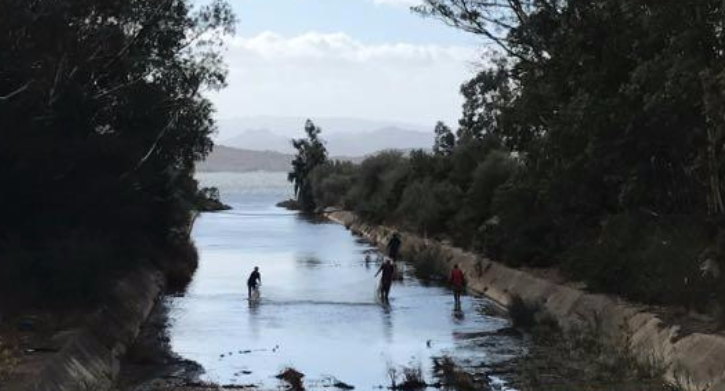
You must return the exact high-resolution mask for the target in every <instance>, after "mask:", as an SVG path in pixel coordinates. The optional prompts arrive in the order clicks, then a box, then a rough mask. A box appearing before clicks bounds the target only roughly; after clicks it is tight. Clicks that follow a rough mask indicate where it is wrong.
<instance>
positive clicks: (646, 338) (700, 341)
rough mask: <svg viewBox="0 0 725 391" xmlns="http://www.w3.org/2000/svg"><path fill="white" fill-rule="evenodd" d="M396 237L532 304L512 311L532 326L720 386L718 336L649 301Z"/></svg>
mask: <svg viewBox="0 0 725 391" xmlns="http://www.w3.org/2000/svg"><path fill="white" fill-rule="evenodd" d="M327 217H328V218H330V219H331V220H333V221H336V222H338V223H340V224H342V225H344V226H346V227H347V228H348V229H350V230H351V231H352V232H354V233H356V234H359V235H361V236H363V237H365V238H367V239H368V240H370V241H372V242H373V243H377V244H379V245H384V244H385V243H387V240H388V238H389V237H390V235H391V234H392V232H393V230H392V229H391V228H388V227H385V226H383V225H377V224H370V223H367V222H365V220H364V219H361V218H359V217H357V216H356V215H355V214H354V213H351V212H345V211H339V212H332V213H329V214H327ZM402 239H403V246H402V248H401V255H402V256H403V257H404V258H405V259H406V260H410V261H411V262H412V263H413V264H414V265H415V264H416V260H417V258H418V257H419V255H420V254H425V253H434V254H436V255H435V257H434V258H435V259H437V262H438V263H439V264H438V266H435V268H437V269H438V270H448V269H449V268H450V267H451V266H452V264H454V263H457V264H459V265H460V267H461V268H462V269H463V270H464V272H465V273H466V275H467V276H468V279H469V288H470V289H471V290H472V291H474V292H479V293H481V294H484V295H486V296H488V297H490V298H491V299H493V300H495V301H497V302H498V303H500V304H501V305H503V306H505V307H509V308H513V307H515V306H517V305H518V306H523V307H524V308H534V309H535V311H534V312H535V314H529V315H526V314H527V312H530V311H522V310H520V311H518V312H519V313H521V314H523V315H521V316H522V318H523V319H524V320H525V319H526V318H527V316H528V317H530V318H531V323H533V324H538V323H540V322H541V319H549V320H551V321H552V322H553V323H554V324H555V325H556V327H557V328H560V329H561V330H562V332H563V333H573V334H571V335H583V333H588V334H586V335H590V336H591V335H593V336H595V338H596V340H597V341H598V342H599V343H601V344H603V346H610V347H611V349H612V350H613V351H620V352H626V356H623V357H631V358H632V359H634V360H636V361H637V362H638V363H639V365H640V366H641V367H642V368H652V369H653V372H657V371H661V373H662V375H663V377H664V379H665V380H666V381H667V382H668V383H670V384H671V385H673V386H677V387H678V388H681V389H684V390H688V391H703V390H706V391H718V390H721V389H723V388H722V387H725V337H723V336H722V335H720V334H716V333H713V334H707V333H701V332H693V331H692V330H688V329H687V328H686V327H685V325H684V324H683V323H678V322H672V320H671V319H668V318H666V317H665V316H663V315H662V314H659V313H655V312H650V311H649V310H648V309H649V308H650V307H647V306H641V305H636V304H634V303H630V302H626V301H623V300H621V299H618V298H616V297H611V296H607V295H602V294H593V293H588V292H586V291H583V290H581V289H576V288H574V287H571V286H568V285H562V284H557V283H554V282H551V281H549V280H547V279H544V278H539V277H536V276H534V275H532V274H530V273H527V272H524V271H521V270H517V269H513V268H511V267H508V266H506V265H502V264H500V263H496V262H492V261H490V260H488V259H486V258H483V257H481V256H479V255H477V254H475V253H472V252H469V251H465V250H462V249H460V248H457V247H454V246H451V245H447V244H444V243H441V242H438V241H434V240H429V239H426V238H422V237H420V236H418V235H415V234H410V233H405V232H403V233H402ZM516 302H518V303H519V304H516ZM544 323H545V322H544ZM592 330H595V331H594V332H592Z"/></svg>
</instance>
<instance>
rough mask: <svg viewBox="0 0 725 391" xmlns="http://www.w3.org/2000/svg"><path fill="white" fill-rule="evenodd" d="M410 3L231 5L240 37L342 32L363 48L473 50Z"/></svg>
mask: <svg viewBox="0 0 725 391" xmlns="http://www.w3.org/2000/svg"><path fill="white" fill-rule="evenodd" d="M410 3H411V2H410V1H406V0H402V1H395V0H392V1H389V2H387V3H386V2H384V1H383V2H375V1H374V0H232V2H231V4H232V5H233V6H234V8H235V10H236V11H237V15H238V17H239V19H240V24H239V33H240V34H242V35H254V34H259V33H261V32H264V31H269V30H273V31H276V32H279V33H281V34H284V35H299V34H303V33H306V32H309V31H317V32H322V33H336V32H345V33H347V34H348V35H350V36H352V37H355V38H357V39H359V40H361V41H363V42H367V43H384V42H391V41H399V42H407V43H416V44H441V45H466V44H469V45H472V44H475V42H476V39H475V37H473V36H472V35H470V34H466V33H463V32H460V31H458V30H455V29H452V28H450V27H448V26H445V25H443V24H442V23H440V22H439V21H437V20H433V19H426V18H421V17H420V16H418V15H416V14H414V13H412V12H411V11H410V9H409V6H408V5H407V4H410Z"/></svg>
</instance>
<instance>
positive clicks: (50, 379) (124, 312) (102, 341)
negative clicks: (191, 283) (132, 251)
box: [9, 268, 166, 391]
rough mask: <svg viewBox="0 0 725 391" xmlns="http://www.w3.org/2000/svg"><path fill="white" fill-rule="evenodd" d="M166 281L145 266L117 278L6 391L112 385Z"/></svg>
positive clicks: (53, 390)
mask: <svg viewBox="0 0 725 391" xmlns="http://www.w3.org/2000/svg"><path fill="white" fill-rule="evenodd" d="M165 280H166V278H165V277H164V275H163V274H162V273H161V272H160V271H158V270H155V269H151V268H146V269H139V270H137V271H135V272H133V273H129V274H128V275H127V276H126V277H125V278H123V279H121V280H119V281H117V282H116V283H115V284H114V286H113V287H112V294H111V299H110V300H108V301H107V302H106V304H105V305H103V306H102V307H100V308H98V309H97V310H96V311H95V312H93V313H92V314H90V315H89V316H88V318H87V319H86V321H84V322H83V324H82V325H81V326H79V328H78V329H75V330H68V331H65V332H62V333H60V334H59V335H57V336H56V337H55V338H56V339H58V340H59V341H58V343H59V345H60V346H61V348H60V350H59V351H58V352H57V353H54V354H52V355H51V356H49V357H46V358H45V359H44V360H43V362H42V363H41V365H39V369H38V371H37V373H33V374H29V375H28V376H27V379H24V380H23V382H22V384H18V385H16V386H11V387H10V389H9V391H79V390H94V391H105V390H111V389H112V387H113V383H114V381H115V379H116V376H117V375H118V373H119V370H120V362H121V359H122V357H123V355H124V354H125V353H126V351H127V349H128V347H129V346H130V345H131V344H132V343H133V341H134V340H135V339H136V336H137V335H138V333H139V330H140V329H141V326H142V325H143V323H144V322H145V321H146V319H147V317H148V315H149V314H150V313H151V310H152V309H153V307H154V305H155V304H156V303H157V301H158V298H159V297H160V295H161V294H162V293H163V292H164V288H165Z"/></svg>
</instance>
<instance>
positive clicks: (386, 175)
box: [345, 151, 410, 222]
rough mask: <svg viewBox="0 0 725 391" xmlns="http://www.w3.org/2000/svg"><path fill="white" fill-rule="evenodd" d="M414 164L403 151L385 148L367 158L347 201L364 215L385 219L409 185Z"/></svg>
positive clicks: (378, 219) (379, 219) (368, 217)
mask: <svg viewBox="0 0 725 391" xmlns="http://www.w3.org/2000/svg"><path fill="white" fill-rule="evenodd" d="M409 169H410V166H409V164H408V160H407V159H406V158H405V157H404V156H403V154H402V153H400V152H397V151H385V152H381V153H379V154H377V155H373V156H371V157H369V158H367V159H365V160H364V161H363V162H362V163H361V164H360V167H359V169H358V171H357V175H356V176H355V180H354V183H353V185H352V187H351V188H350V191H349V192H348V194H347V196H346V199H345V201H346V202H345V203H346V205H348V206H350V207H351V208H352V209H353V210H354V211H355V212H357V213H358V214H359V215H360V216H362V217H363V218H366V219H369V220H371V221H374V222H382V221H384V220H386V219H387V218H389V217H390V216H391V215H392V213H393V211H395V209H396V207H397V205H398V203H399V201H400V197H401V196H402V194H403V191H404V189H405V187H406V180H407V178H408V173H409Z"/></svg>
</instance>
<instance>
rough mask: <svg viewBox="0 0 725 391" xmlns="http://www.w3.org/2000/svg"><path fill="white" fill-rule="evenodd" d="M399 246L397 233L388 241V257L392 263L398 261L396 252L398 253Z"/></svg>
mask: <svg viewBox="0 0 725 391" xmlns="http://www.w3.org/2000/svg"><path fill="white" fill-rule="evenodd" d="M401 244H402V242H401V241H400V236H399V235H398V233H397V232H396V233H394V234H393V237H392V238H390V240H389V241H388V256H389V257H390V259H392V260H393V261H397V260H398V251H400V245H401Z"/></svg>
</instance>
